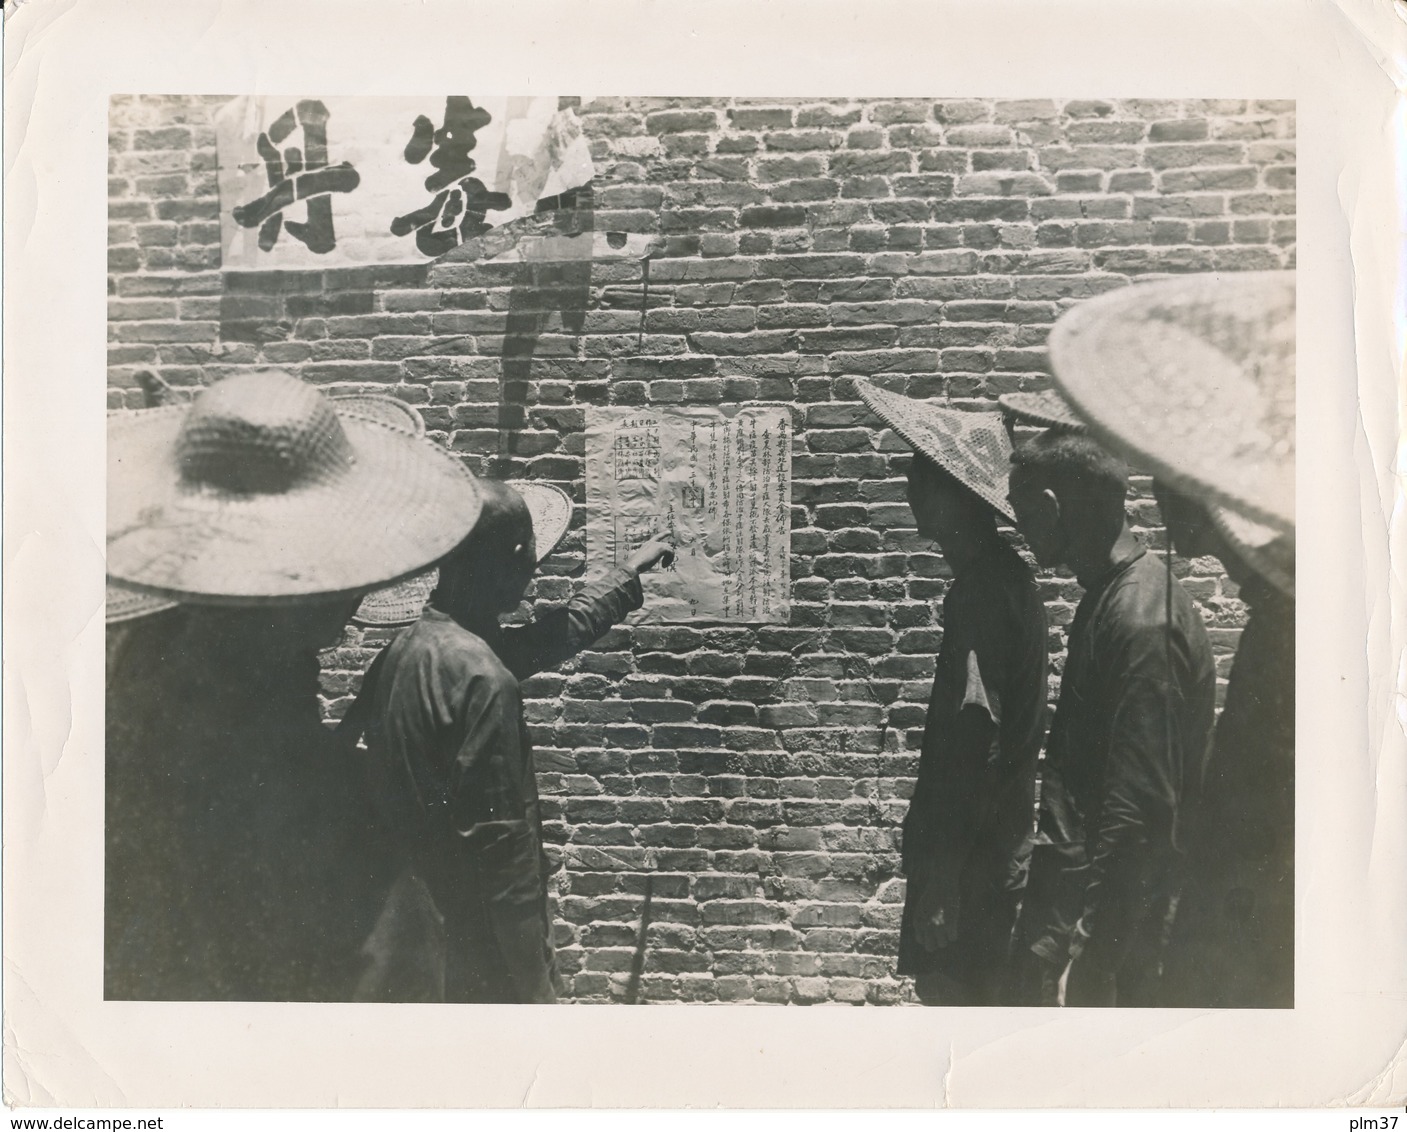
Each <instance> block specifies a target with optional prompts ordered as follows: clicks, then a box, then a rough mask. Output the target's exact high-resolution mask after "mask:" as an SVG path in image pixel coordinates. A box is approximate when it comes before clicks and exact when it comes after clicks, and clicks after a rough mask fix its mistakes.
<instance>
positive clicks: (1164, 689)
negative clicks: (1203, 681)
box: [1079, 626, 1188, 966]
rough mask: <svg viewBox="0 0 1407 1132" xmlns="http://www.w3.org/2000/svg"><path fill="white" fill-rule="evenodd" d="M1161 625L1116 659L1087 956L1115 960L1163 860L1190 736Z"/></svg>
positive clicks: (1084, 921) (1086, 914)
mask: <svg viewBox="0 0 1407 1132" xmlns="http://www.w3.org/2000/svg"><path fill="white" fill-rule="evenodd" d="M1167 651H1168V650H1167V641H1166V638H1165V631H1164V629H1163V627H1162V626H1147V627H1144V628H1143V629H1141V630H1140V631H1139V632H1137V633H1136V634H1134V636H1133V639H1132V640H1131V641H1130V643H1129V645H1128V646H1127V648H1126V649H1125V650H1123V652H1122V655H1116V656H1115V657H1114V661H1113V662H1114V663H1116V664H1118V665H1119V666H1120V668H1121V669H1122V671H1124V672H1125V673H1126V675H1125V676H1124V678H1123V679H1121V680H1120V681H1119V684H1118V689H1117V693H1116V696H1115V698H1114V701H1113V702H1112V703H1111V704H1110V705H1109V711H1110V719H1111V733H1110V742H1109V754H1108V759H1107V761H1106V762H1105V765H1104V778H1103V784H1102V790H1101V794H1100V806H1099V810H1098V817H1097V822H1098V825H1097V829H1096V830H1095V831H1094V834H1095V836H1094V837H1093V838H1092V847H1091V851H1090V862H1089V875H1088V879H1087V882H1086V887H1085V898H1084V910H1083V914H1082V916H1081V918H1080V922H1079V934H1080V936H1081V937H1082V942H1083V943H1084V946H1085V948H1086V951H1087V952H1088V954H1089V956H1090V958H1091V960H1098V961H1102V963H1103V964H1106V965H1109V966H1116V965H1117V962H1118V959H1117V956H1118V953H1119V952H1120V951H1121V950H1122V948H1123V947H1126V946H1127V945H1129V944H1130V943H1131V942H1132V938H1131V937H1132V933H1133V929H1134V927H1135V926H1136V925H1137V924H1138V922H1139V921H1140V920H1142V918H1143V916H1144V914H1145V913H1146V911H1147V909H1145V908H1143V907H1142V904H1143V903H1145V902H1146V901H1147V900H1149V899H1150V896H1151V894H1152V893H1153V892H1154V891H1155V890H1156V886H1157V876H1156V873H1157V871H1158V869H1159V868H1161V867H1163V866H1164V865H1165V864H1166V862H1165V861H1164V860H1163V857H1164V854H1163V853H1162V852H1161V851H1160V847H1162V846H1166V845H1167V844H1169V843H1170V840H1171V831H1172V828H1173V824H1174V822H1175V820H1176V816H1177V810H1178V805H1179V800H1180V792H1181V783H1182V767H1183V766H1184V764H1185V760H1186V757H1187V752H1186V750H1185V748H1186V744H1187V742H1188V739H1187V737H1186V736H1184V735H1183V734H1182V722H1181V721H1182V719H1183V717H1184V715H1185V711H1184V705H1183V697H1182V692H1181V689H1180V688H1179V687H1178V685H1177V682H1176V680H1175V679H1173V675H1172V673H1171V671H1170V670H1169V666H1168V660H1167Z"/></svg>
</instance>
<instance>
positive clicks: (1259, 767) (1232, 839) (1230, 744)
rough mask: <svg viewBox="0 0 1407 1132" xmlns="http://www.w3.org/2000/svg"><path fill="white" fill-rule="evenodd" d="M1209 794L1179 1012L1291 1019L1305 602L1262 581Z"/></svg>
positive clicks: (1192, 881) (1216, 745)
mask: <svg viewBox="0 0 1407 1132" xmlns="http://www.w3.org/2000/svg"><path fill="white" fill-rule="evenodd" d="M1241 597H1242V599H1243V600H1244V601H1245V602H1246V603H1247V604H1248V605H1249V606H1250V610H1251V615H1250V620H1249V621H1248V623H1247V625H1246V628H1245V630H1244V631H1243V632H1242V634H1241V640H1240V644H1239V645H1238V647H1237V650H1236V663H1235V665H1234V667H1233V668H1232V670H1231V675H1230V677H1229V678H1228V679H1227V682H1226V702H1225V705H1224V707H1223V708H1222V712H1221V719H1220V720H1219V721H1218V722H1217V727H1216V736H1215V738H1214V740H1213V743H1212V755H1211V760H1210V762H1209V763H1208V765H1207V773H1206V776H1205V778H1204V779H1203V784H1202V803H1201V805H1200V806H1199V812H1198V818H1197V824H1196V830H1195V839H1194V843H1193V845H1192V848H1191V852H1190V857H1191V861H1190V873H1189V877H1188V885H1187V891H1186V892H1185V893H1184V896H1183V900H1182V903H1181V904H1180V906H1179V910H1178V917H1177V923H1176V925H1175V928H1174V932H1173V944H1172V947H1171V948H1170V954H1169V958H1168V983H1169V987H1168V991H1169V993H1168V1004H1169V1005H1171V1006H1204V1007H1215V1008H1236V1007H1249V1008H1257V1009H1266V1008H1270V1007H1291V1006H1293V1005H1294V992H1295V985H1294V984H1295V979H1294V975H1295V964H1294V957H1295V601H1294V598H1292V597H1287V596H1285V595H1283V594H1281V593H1279V592H1278V591H1276V590H1274V589H1272V588H1271V587H1270V586H1268V585H1266V584H1265V583H1263V582H1260V581H1259V580H1252V581H1251V582H1248V583H1247V584H1246V585H1244V586H1243V587H1242V589H1241Z"/></svg>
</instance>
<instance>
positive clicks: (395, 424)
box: [332, 393, 425, 436]
mask: <svg viewBox="0 0 1407 1132" xmlns="http://www.w3.org/2000/svg"><path fill="white" fill-rule="evenodd" d="M332 399H333V400H334V401H336V402H337V412H338V415H339V416H355V417H365V418H366V419H367V420H372V421H379V422H380V423H381V424H384V425H386V426H387V427H389V428H399V429H404V430H406V431H408V432H410V433H411V435H413V436H424V435H425V418H424V417H422V416H421V415H420V410H419V409H417V408H416V407H415V406H414V405H407V404H406V403H405V402H404V401H402V400H400V399H399V398H396V397H388V396H386V395H385V394H382V393H347V394H341V395H338V396H336V397H333V398H332Z"/></svg>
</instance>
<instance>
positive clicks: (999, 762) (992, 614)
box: [898, 545, 1047, 1003]
mask: <svg viewBox="0 0 1407 1132" xmlns="http://www.w3.org/2000/svg"><path fill="white" fill-rule="evenodd" d="M1046 694H1047V688H1046V615H1045V606H1044V605H1043V604H1042V602H1041V599H1040V595H1039V593H1038V592H1037V590H1036V585H1035V581H1034V580H1033V578H1032V576H1031V571H1030V569H1029V568H1028V567H1027V566H1026V564H1025V563H1024V562H1022V560H1021V558H1020V556H1019V555H1017V554H1016V552H1015V551H1014V550H1012V549H1011V548H1010V547H1007V546H1005V545H1003V546H1000V547H996V548H993V550H992V551H991V553H990V554H988V555H987V556H986V557H985V558H984V559H983V560H982V561H980V562H978V563H977V564H975V565H974V566H973V568H972V569H970V570H968V571H966V572H965V573H964V574H963V576H962V577H961V578H958V579H957V580H955V581H954V582H953V585H952V587H951V588H950V589H949V590H948V593H947V596H946V597H945V598H944V600H943V641H942V645H941V647H940V649H939V653H938V664H937V671H936V672H935V674H934V678H933V692H932V695H931V697H930V699H929V705H928V715H927V718H926V720H925V725H924V733H923V747H922V753H921V755H920V758H919V772H918V782H917V783H916V785H915V788H914V794H913V799H912V801H911V802H910V804H909V811H908V814H907V816H906V817H905V819H904V830H903V869H904V874H905V876H906V877H907V878H908V880H909V884H908V890H907V894H906V898H905V903H904V919H903V923H902V925H901V929H900V937H899V965H898V972H899V974H901V975H923V974H926V973H929V972H940V973H943V974H947V975H949V976H950V977H951V978H952V979H953V980H954V981H955V982H957V983H958V984H960V985H961V986H962V987H963V988H964V990H965V993H966V994H967V995H970V996H971V997H972V998H973V999H974V1000H980V1001H986V1002H993V1003H995V1002H996V1001H997V995H998V992H999V987H1000V984H1001V982H1002V980H1003V977H1004V972H1005V968H1006V961H1007V957H1008V954H1009V945H1010V938H1011V931H1012V926H1013V923H1014V921H1015V916H1016V906H1017V902H1018V900H1019V899H1020V893H1021V889H1022V887H1023V885H1024V883H1025V876H1026V866H1027V861H1028V854H1029V852H1030V838H1031V830H1032V825H1033V816H1034V807H1035V793H1034V792H1035V780H1036V760H1037V758H1038V756H1039V753H1040V747H1041V737H1042V733H1043V721H1044V712H1045V704H1046ZM974 714H975V715H976V716H979V717H983V718H985V719H987V720H989V721H990V723H992V724H995V725H996V732H995V735H994V737H993V738H992V740H991V743H990V746H989V747H987V749H985V750H982V751H974V750H970V749H965V744H964V743H963V742H962V741H961V736H962V735H963V721H964V720H965V719H970V718H973V715H974ZM940 865H946V866H948V867H950V868H953V867H955V868H956V869H957V870H958V871H959V874H960V900H961V906H960V910H959V917H958V927H957V931H958V935H957V939H956V940H954V941H953V942H952V943H950V944H948V945H947V946H946V947H943V948H940V949H938V950H934V951H930V950H928V949H926V948H925V947H923V946H922V944H920V942H919V940H918V936H917V934H916V927H915V919H916V916H917V911H918V903H919V897H920V894H921V891H922V887H923V885H924V884H925V883H927V881H928V880H929V878H930V877H931V876H932V875H933V874H934V872H935V871H936V870H937V869H938V867H939V866H940Z"/></svg>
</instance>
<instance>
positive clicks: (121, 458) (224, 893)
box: [104, 371, 479, 1001]
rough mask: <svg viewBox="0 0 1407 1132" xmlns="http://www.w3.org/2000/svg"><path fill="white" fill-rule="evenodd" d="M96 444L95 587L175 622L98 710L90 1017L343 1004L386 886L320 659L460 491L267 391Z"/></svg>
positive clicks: (475, 501) (434, 554) (318, 403)
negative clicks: (96, 901)
mask: <svg viewBox="0 0 1407 1132" xmlns="http://www.w3.org/2000/svg"><path fill="white" fill-rule="evenodd" d="M108 427H109V436H108V539H107V551H108V562H107V566H108V574H109V577H110V578H111V579H113V580H114V581H115V582H117V583H118V584H119V585H120V586H123V587H127V588H131V589H135V590H138V591H140V592H143V593H148V594H154V595H158V596H161V597H164V598H167V599H170V600H176V601H179V602H180V603H181V606H182V610H183V612H182V615H181V618H180V623H179V627H178V628H177V629H176V630H175V631H174V633H173V634H172V635H171V637H170V639H169V640H166V641H164V642H163V644H162V647H161V648H160V649H155V650H147V651H146V653H144V659H142V660H141V662H140V663H137V658H135V657H133V656H129V657H128V658H127V662H126V663H125V664H124V680H123V682H122V684H123V691H122V692H121V702H114V703H112V704H110V705H109V707H110V711H112V712H117V713H120V714H122V715H123V716H124V717H125V726H123V727H121V728H119V729H117V730H115V731H112V730H110V732H109V736H110V738H115V740H116V741H115V742H114V743H113V744H112V746H110V748H109V750H108V753H107V822H106V843H107V852H106V872H107V879H106V914H105V954H104V963H105V980H104V982H105V994H106V996H107V997H108V998H123V999H185V1000H191V999H197V1000H198V999H228V1000H259V999H263V1000H318V1001H320V1000H345V999H351V998H353V997H355V996H356V995H357V994H358V987H359V984H360V982H361V980H362V978H363V977H364V975H365V973H366V970H367V968H368V965H369V962H370V960H371V959H372V956H371V954H370V953H369V951H368V948H367V945H366V941H367V939H368V936H369V935H370V932H371V929H372V926H373V924H374V921H375V915H376V913H377V911H378V910H379V908H380V906H381V904H382V902H383V901H384V899H385V893H386V891H387V889H388V888H389V886H390V884H391V881H392V880H393V878H394V873H393V867H394V863H395V862H394V857H393V856H392V855H391V854H390V852H389V848H388V847H387V846H386V844H385V842H384V840H383V839H382V838H381V837H380V836H378V833H377V830H376V827H375V822H374V815H373V814H372V812H371V809H370V806H369V804H368V803H367V800H366V797H365V790H364V785H363V782H362V781H361V775H360V773H359V771H358V770H357V768H356V767H355V766H354V764H352V763H351V762H350V761H349V759H348V757H347V754H346V752H345V751H344V750H343V749H342V747H341V746H340V745H339V744H337V743H336V742H335V741H334V739H333V737H332V735H331V734H330V733H329V732H328V731H327V730H326V729H325V728H324V727H323V726H322V723H321V719H320V710H319V702H318V674H319V667H318V657H317V651H318V650H319V649H320V648H324V647H326V646H328V645H329V644H332V643H335V641H336V639H337V637H338V636H339V634H340V632H341V629H342V627H343V625H345V623H346V620H347V617H348V616H349V614H350V613H351V611H352V610H353V609H354V608H355V606H356V603H357V601H358V600H359V599H360V597H361V595H362V594H363V593H365V592H366V591H368V590H370V589H371V588H373V587H375V586H378V585H382V584H384V583H386V582H389V581H392V580H394V579H396V578H398V577H403V576H405V575H407V574H410V573H412V572H415V571H417V570H420V569H422V568H423V567H424V566H426V565H427V564H428V563H430V562H432V561H433V560H435V559H436V558H439V557H440V556H442V555H443V554H444V553H446V551H448V550H449V549H451V548H452V547H453V546H454V545H455V543H456V542H458V540H459V539H461V538H462V537H463V536H464V534H465V533H466V532H467V531H468V530H469V529H470V528H471V527H472V526H473V524H474V522H475V520H476V519H477V517H478V511H479V492H478V489H477V486H476V484H475V481H474V479H473V477H472V476H471V475H469V473H468V472H467V471H465V470H464V468H463V467H462V465H460V464H459V463H458V461H456V460H454V459H453V458H452V457H450V456H449V455H448V454H446V453H444V452H442V451H439V450H437V449H435V448H434V447H433V446H431V445H429V444H427V443H425V442H424V441H422V440H418V439H416V438H415V437H414V436H413V435H411V434H410V433H409V432H408V431H406V430H402V429H394V428H388V427H386V426H384V425H382V424H379V423H377V422H375V421H371V420H367V419H364V418H362V417H358V416H354V415H352V414H350V413H349V414H345V415H344V414H343V413H341V412H340V411H339V410H338V409H337V408H336V407H335V406H334V405H333V404H332V403H331V402H330V401H328V400H327V399H326V398H325V397H323V396H322V395H321V394H320V393H318V392H317V391H316V390H315V389H313V388H312V387H311V386H308V385H305V384H304V383H303V382H301V381H298V380H297V379H295V378H293V377H290V376H289V375H288V374H285V373H281V372H277V371H263V372H255V373H249V374H243V375H239V376H235V377H230V378H227V379H225V380H223V381H220V382H217V383H215V384H214V385H212V386H210V387H209V388H207V389H205V390H204V391H202V392H201V393H200V394H199V396H197V397H196V399H195V400H194V402H193V403H192V404H191V405H190V406H189V408H188V409H187V408H180V407H172V408H165V409H153V410H150V411H148V412H143V413H134V414H132V415H131V416H129V417H125V418H115V419H113V420H111V421H110V422H109V426H108Z"/></svg>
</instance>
